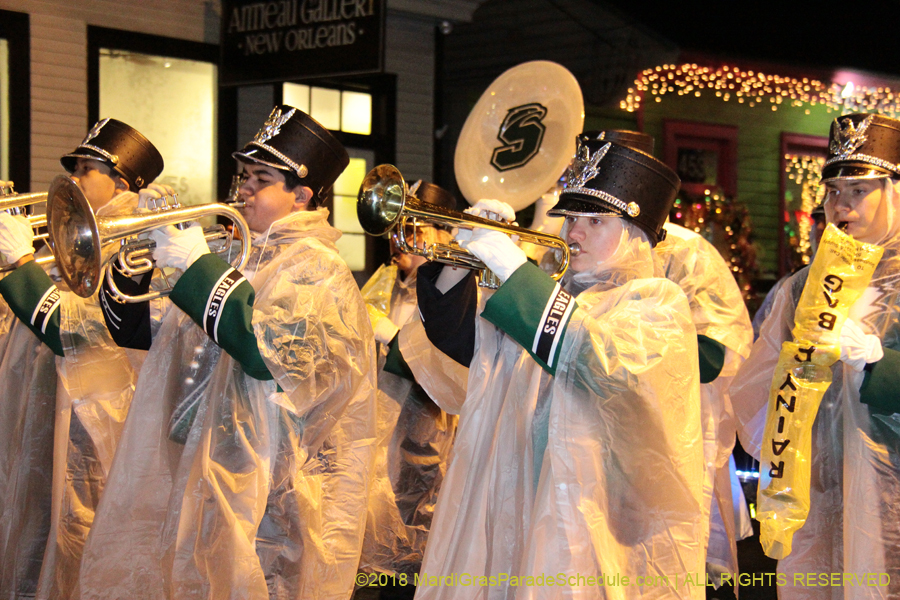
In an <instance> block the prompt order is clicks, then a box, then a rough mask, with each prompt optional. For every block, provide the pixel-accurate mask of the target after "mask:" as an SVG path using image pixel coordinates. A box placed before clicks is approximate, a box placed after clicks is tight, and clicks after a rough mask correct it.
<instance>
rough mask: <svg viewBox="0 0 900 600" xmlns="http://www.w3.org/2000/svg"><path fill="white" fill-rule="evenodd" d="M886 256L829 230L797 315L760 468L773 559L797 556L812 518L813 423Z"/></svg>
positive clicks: (774, 390)
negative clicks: (844, 335) (854, 317)
mask: <svg viewBox="0 0 900 600" xmlns="http://www.w3.org/2000/svg"><path fill="white" fill-rule="evenodd" d="M881 254H882V249H881V248H880V247H878V246H875V245H872V244H866V243H863V242H858V241H856V240H854V239H853V238H852V237H850V236H849V235H846V234H845V233H842V232H841V231H839V230H838V229H837V228H836V227H835V226H834V225H828V227H827V228H826V229H825V234H824V235H823V236H822V241H821V242H820V243H819V249H818V251H817V252H816V257H815V259H814V260H813V263H812V266H811V267H810V269H809V277H808V279H807V280H806V286H805V287H804V288H803V294H802V295H801V296H800V302H799V303H798V304H797V309H796V311H795V313H794V329H793V331H792V334H793V338H794V340H793V341H790V342H785V343H784V344H782V346H781V354H780V355H779V358H778V365H777V366H776V367H775V373H774V376H773V378H772V387H771V388H770V390H769V408H768V412H767V415H766V428H765V434H764V438H763V447H762V457H761V458H762V460H761V462H760V468H759V508H758V511H757V519H758V520H759V522H760V528H761V535H760V541H761V542H762V547H763V550H764V551H765V553H766V555H768V556H770V557H771V558H776V559H782V558H784V557H786V556H787V555H789V554H790V553H791V540H792V539H793V536H794V532H795V531H797V530H798V529H800V528H801V527H803V524H804V523H805V522H806V517H807V515H808V514H809V482H810V453H811V448H812V426H813V422H814V421H815V419H816V413H817V412H818V410H819V403H820V402H821V401H822V396H824V395H825V391H826V390H827V389H828V386H829V385H831V365H832V364H834V363H835V362H837V361H838V360H839V359H840V357H841V344H840V340H841V327H843V325H844V321H845V320H846V319H847V315H848V314H849V312H850V307H851V306H853V303H854V302H856V300H857V299H858V298H859V297H860V295H861V294H862V293H863V291H865V289H866V287H867V286H868V285H869V281H870V280H871V279H872V274H873V273H874V272H875V266H876V265H877V264H878V261H879V260H881Z"/></svg>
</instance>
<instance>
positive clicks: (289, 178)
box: [283, 171, 319, 210]
mask: <svg viewBox="0 0 900 600" xmlns="http://www.w3.org/2000/svg"><path fill="white" fill-rule="evenodd" d="M283 173H284V187H286V188H287V189H289V190H292V189H294V188H296V187H298V186H301V185H302V186H304V187H309V186H308V185H306V184H305V183H304V182H303V180H302V179H300V177H299V176H298V175H297V174H296V173H294V172H293V171H283ZM310 189H312V188H310ZM318 206H319V198H318V197H317V196H316V191H315V190H313V193H312V196H310V198H309V202H308V203H307V204H306V208H307V210H312V209H314V208H316V207H318Z"/></svg>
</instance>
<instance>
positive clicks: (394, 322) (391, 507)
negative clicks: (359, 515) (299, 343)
mask: <svg viewBox="0 0 900 600" xmlns="http://www.w3.org/2000/svg"><path fill="white" fill-rule="evenodd" d="M409 194H410V195H412V196H414V197H415V198H417V199H418V200H420V201H422V202H425V203H428V204H433V205H436V206H439V207H443V208H447V209H450V210H456V199H455V198H454V197H453V195H452V194H450V193H449V192H447V191H446V190H444V189H443V188H441V187H440V186H437V185H434V184H432V183H428V182H423V181H417V182H415V183H413V185H412V186H411V187H410V188H409ZM450 238H451V234H450V232H449V231H447V230H446V229H444V228H441V227H436V226H433V225H429V224H424V223H415V224H412V223H410V224H408V225H407V231H406V240H407V243H409V244H413V243H415V244H417V245H418V246H419V247H420V248H424V247H425V246H427V245H432V244H435V243H441V244H447V243H448V242H449V241H450ZM391 256H392V262H393V263H394V264H393V265H391V266H389V267H382V268H381V269H379V270H378V271H377V272H376V273H375V274H374V275H373V276H372V278H371V279H370V280H369V282H368V283H367V284H366V285H365V286H364V287H363V298H365V299H366V302H367V304H368V306H369V314H370V317H371V318H372V321H373V323H372V326H373V330H374V331H375V340H376V341H377V342H379V350H380V353H379V354H380V358H379V365H380V367H381V368H380V370H379V373H378V392H379V394H378V423H379V432H378V440H379V444H378V455H377V456H378V457H377V460H376V466H375V474H374V478H373V489H372V493H371V494H370V496H369V516H368V522H367V524H366V539H365V543H364V545H363V555H362V560H361V561H360V571H361V572H366V573H373V574H374V573H388V574H392V575H397V574H402V573H405V574H407V575H409V578H408V579H407V580H406V585H411V584H412V583H413V574H415V573H418V572H419V569H420V567H421V564H422V556H423V555H424V553H425V543H426V542H427V540H428V531H429V529H430V527H431V521H432V517H433V515H434V506H435V503H436V502H437V497H438V492H439V490H440V487H441V483H442V481H443V478H444V475H445V474H446V471H447V461H448V459H449V455H450V450H451V448H452V446H453V438H454V435H455V433H456V421H457V418H456V415H452V414H448V413H446V412H444V411H443V410H441V408H440V407H439V406H438V405H437V404H435V401H434V400H433V399H432V398H433V397H453V396H454V395H455V396H456V397H457V398H458V399H457V402H458V401H460V400H461V399H462V397H463V396H464V395H465V379H466V378H467V377H468V373H467V371H466V369H465V368H464V367H462V366H461V365H459V364H458V363H456V362H454V361H451V360H447V361H445V362H444V365H443V366H442V367H439V369H440V370H442V371H443V373H444V375H445V376H447V377H444V378H442V379H441V380H439V381H436V380H435V378H433V377H429V373H433V372H434V371H435V370H436V369H437V368H435V367H434V365H432V364H429V363H428V361H429V359H430V358H433V357H435V355H436V354H438V353H439V351H438V350H436V349H434V348H433V347H432V348H428V350H427V351H423V349H422V346H423V345H424V346H426V347H427V346H430V342H429V341H428V338H427V336H426V335H425V331H424V329H423V328H422V324H421V320H420V319H419V312H418V303H417V301H416V280H417V274H418V269H419V267H420V266H421V265H422V264H424V263H425V262H426V259H425V258H424V257H422V256H419V255H416V254H409V253H406V252H403V250H401V248H400V246H399V242H398V240H397V234H396V233H395V234H394V235H393V236H392V238H391ZM417 375H418V376H419V379H421V383H419V381H418V379H417V378H416V377H417ZM451 377H452V380H453V382H454V383H453V384H452V385H447V379H448V378H451ZM426 388H427V389H426ZM392 582H394V583H395V584H396V585H398V586H402V585H403V582H402V580H400V579H398V578H397V577H394V578H393V580H392ZM379 587H383V586H379ZM407 589H410V588H407ZM410 595H411V594H410Z"/></svg>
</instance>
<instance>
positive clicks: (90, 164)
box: [72, 158, 128, 212]
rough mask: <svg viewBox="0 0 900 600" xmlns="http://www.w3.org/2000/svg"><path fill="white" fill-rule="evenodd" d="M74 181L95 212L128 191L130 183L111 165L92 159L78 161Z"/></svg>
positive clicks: (73, 173)
mask: <svg viewBox="0 0 900 600" xmlns="http://www.w3.org/2000/svg"><path fill="white" fill-rule="evenodd" d="M72 179H73V180H74V181H75V183H77V184H78V187H79V188H80V189H81V191H82V192H83V193H84V197H85V198H86V199H87V201H88V204H90V205H91V208H92V209H94V212H96V211H98V210H99V209H100V208H102V207H104V206H106V205H107V204H109V201H110V200H112V199H113V198H114V197H116V196H118V195H119V194H120V193H122V192H124V191H127V190H128V183H127V182H126V181H125V180H124V179H122V178H121V177H120V176H119V175H118V174H117V173H116V172H115V171H113V170H112V169H111V168H110V167H109V165H107V164H106V163H104V162H101V161H99V160H94V159H92V158H78V159H76V162H75V170H74V171H72Z"/></svg>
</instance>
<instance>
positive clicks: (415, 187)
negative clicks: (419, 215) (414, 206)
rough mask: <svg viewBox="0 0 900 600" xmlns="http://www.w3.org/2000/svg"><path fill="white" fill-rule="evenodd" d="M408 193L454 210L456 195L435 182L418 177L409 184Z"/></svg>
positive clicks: (423, 200)
mask: <svg viewBox="0 0 900 600" xmlns="http://www.w3.org/2000/svg"><path fill="white" fill-rule="evenodd" d="M409 194H410V195H411V196H413V197H415V198H417V199H419V200H421V201H422V202H427V203H428V204H434V205H435V206H440V207H443V208H447V209H449V210H456V197H455V196H454V195H453V194H451V193H450V192H448V191H447V190H445V189H444V188H442V187H441V186H439V185H437V184H434V183H428V182H427V181H422V180H421V179H419V180H418V181H416V182H414V183H413V184H412V185H411V186H409Z"/></svg>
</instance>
